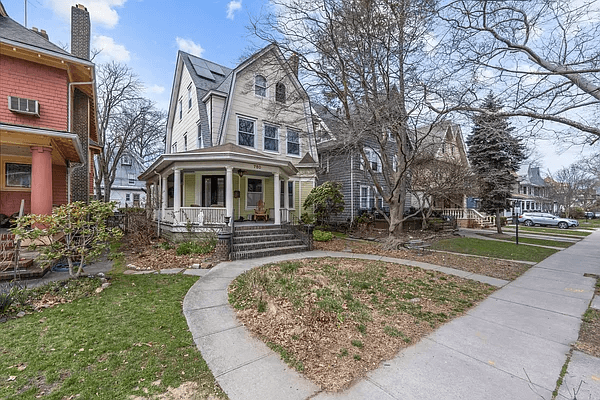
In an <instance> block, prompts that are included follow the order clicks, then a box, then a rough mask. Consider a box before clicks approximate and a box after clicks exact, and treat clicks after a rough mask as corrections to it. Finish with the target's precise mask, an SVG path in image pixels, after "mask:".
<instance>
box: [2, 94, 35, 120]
mask: <svg viewBox="0 0 600 400" xmlns="http://www.w3.org/2000/svg"><path fill="white" fill-rule="evenodd" d="M8 109H9V110H10V111H12V112H16V113H20V114H28V115H35V116H37V117H39V116H40V103H39V102H38V101H37V100H31V99H24V98H21V97H16V96H8Z"/></svg>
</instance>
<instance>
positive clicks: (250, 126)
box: [238, 117, 255, 147]
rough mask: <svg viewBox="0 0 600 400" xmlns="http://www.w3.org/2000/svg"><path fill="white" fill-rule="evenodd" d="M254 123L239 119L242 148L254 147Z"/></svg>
mask: <svg viewBox="0 0 600 400" xmlns="http://www.w3.org/2000/svg"><path fill="white" fill-rule="evenodd" d="M254 136H255V135H254V121H253V120H251V119H246V118H242V117H239V118H238V144H239V145H240V146H248V147H254Z"/></svg>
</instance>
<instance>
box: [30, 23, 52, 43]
mask: <svg viewBox="0 0 600 400" xmlns="http://www.w3.org/2000/svg"><path fill="white" fill-rule="evenodd" d="M31 30H32V31H34V32H35V33H37V34H38V35H40V36H41V37H43V38H44V39H46V40H50V39H49V38H48V33H47V32H46V31H45V30H43V29H41V30H39V31H38V28H36V27H35V26H34V27H32V28H31Z"/></svg>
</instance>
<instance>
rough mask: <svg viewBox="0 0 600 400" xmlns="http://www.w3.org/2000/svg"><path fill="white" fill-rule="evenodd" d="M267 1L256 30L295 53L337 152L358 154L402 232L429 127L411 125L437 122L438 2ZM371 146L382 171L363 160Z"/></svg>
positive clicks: (395, 229) (440, 80) (394, 227)
mask: <svg viewBox="0 0 600 400" xmlns="http://www.w3.org/2000/svg"><path fill="white" fill-rule="evenodd" d="M271 3H272V4H273V7H272V10H274V11H272V12H271V13H270V14H268V15H263V16H261V18H259V19H257V20H255V21H254V22H253V31H254V33H255V34H256V35H257V36H258V37H260V38H261V39H263V40H266V41H268V42H271V43H276V44H277V45H278V46H279V47H280V48H281V49H282V50H283V51H284V52H285V53H287V54H296V55H297V56H298V57H299V62H300V65H301V67H302V71H303V73H304V76H303V82H304V83H305V85H306V87H307V90H308V92H309V93H310V94H311V96H312V98H313V99H314V100H317V102H318V103H320V104H322V105H324V106H325V110H326V111H325V112H326V114H327V115H323V118H324V119H326V120H334V121H335V123H334V124H335V126H336V128H335V131H336V132H335V136H336V140H337V141H338V143H339V149H340V152H344V151H354V152H358V154H359V155H360V157H361V158H362V160H363V165H364V168H365V170H366V171H367V173H368V174H370V176H371V178H372V181H373V184H374V186H375V187H376V189H377V192H378V193H379V196H381V197H382V198H383V199H384V200H385V202H386V203H387V204H388V205H389V207H390V216H389V218H388V222H389V224H390V228H389V231H390V234H395V233H399V232H401V231H402V222H403V221H404V219H405V216H404V205H405V199H406V193H407V187H408V178H409V171H410V168H411V164H412V163H413V162H414V160H415V157H416V155H417V154H418V153H419V150H420V149H421V148H422V147H423V146H425V145H426V144H427V143H428V141H427V140H426V138H427V135H428V134H429V133H430V132H428V131H427V130H425V131H421V132H418V130H417V128H418V127H422V126H426V125H427V126H431V125H433V124H435V123H437V122H439V121H440V120H441V118H440V116H439V114H435V113H431V112H430V109H429V108H428V102H427V99H428V93H429V92H430V91H431V90H433V88H436V89H439V90H438V92H439V91H441V90H442V89H441V87H442V86H443V85H444V84H445V82H446V78H447V77H446V76H444V73H443V71H439V70H437V69H436V68H435V66H434V65H433V64H432V63H431V53H430V52H429V51H428V46H429V44H428V40H429V38H430V33H431V32H432V31H433V23H434V17H435V15H436V14H435V5H436V2H435V1H433V0H432V1H418V2H417V1H411V0H399V1H398V0H394V1H392V0H372V1H365V0H351V1H341V0H273V1H272V2H271ZM440 107H441V108H442V110H443V109H444V106H443V105H442V106H440ZM373 151H374V152H375V153H376V154H377V157H378V158H379V159H380V162H378V163H375V164H377V165H378V166H379V165H381V171H379V170H378V169H377V170H374V169H373V167H372V165H373V163H372V162H371V161H372V160H369V157H372V154H373ZM377 168H379V167H377ZM386 218H387V217H386Z"/></svg>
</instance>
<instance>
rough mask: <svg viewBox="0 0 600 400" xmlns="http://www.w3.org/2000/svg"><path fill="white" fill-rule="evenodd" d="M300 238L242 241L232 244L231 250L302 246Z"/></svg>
mask: <svg viewBox="0 0 600 400" xmlns="http://www.w3.org/2000/svg"><path fill="white" fill-rule="evenodd" d="M303 245H304V243H302V241H301V240H298V239H290V240H277V241H270V242H253V243H244V244H234V245H233V251H234V252H239V251H250V250H262V249H264V250H267V249H278V248H283V247H294V246H303Z"/></svg>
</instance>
